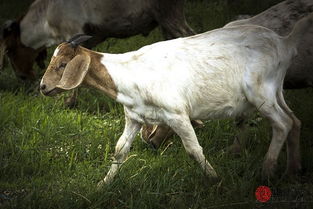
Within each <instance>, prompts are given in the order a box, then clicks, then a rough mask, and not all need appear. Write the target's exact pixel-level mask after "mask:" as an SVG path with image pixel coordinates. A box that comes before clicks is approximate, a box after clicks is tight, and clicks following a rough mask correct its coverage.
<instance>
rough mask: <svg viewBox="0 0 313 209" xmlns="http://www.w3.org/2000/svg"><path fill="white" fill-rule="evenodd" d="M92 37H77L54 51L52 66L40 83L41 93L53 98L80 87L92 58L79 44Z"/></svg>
mask: <svg viewBox="0 0 313 209" xmlns="http://www.w3.org/2000/svg"><path fill="white" fill-rule="evenodd" d="M89 38H91V36H86V35H76V36H74V37H73V38H72V39H71V40H69V41H68V42H65V43H62V44H60V45H59V46H58V47H57V48H56V49H55V51H54V54H53V56H52V58H51V61H50V64H49V66H48V68H47V70H46V72H45V74H44V75H43V77H42V79H41V83H40V91H41V93H42V94H44V95H46V96H53V95H56V94H58V93H60V92H62V91H66V90H71V89H74V88H76V87H78V86H79V85H80V84H81V83H82V82H83V80H84V78H85V76H86V74H87V72H88V69H89V64H90V56H89V55H88V54H87V53H86V52H84V51H83V50H82V48H81V47H80V46H79V44H80V43H81V42H83V41H85V40H87V39H89Z"/></svg>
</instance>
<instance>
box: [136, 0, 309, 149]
mask: <svg viewBox="0 0 313 209" xmlns="http://www.w3.org/2000/svg"><path fill="white" fill-rule="evenodd" d="M311 12H313V0H287V1H283V2H281V3H279V4H277V5H274V6H273V7H271V8H269V9H267V10H265V11H264V12H262V13H260V14H258V15H256V16H254V17H251V18H249V19H244V20H238V21H233V22H230V23H228V24H227V25H226V26H225V27H231V26H235V25H247V24H254V25H260V26H263V27H266V28H269V29H271V30H273V31H275V32H276V33H278V34H279V35H287V34H289V33H290V31H291V30H292V28H293V27H294V25H295V24H296V22H297V21H298V20H300V19H301V18H303V17H305V16H307V15H309V14H310V13H311ZM312 56H313V27H311V28H308V30H307V31H306V32H305V33H304V34H303V36H302V38H301V41H300V42H299V45H298V56H297V57H296V58H295V59H294V60H293V62H292V64H291V66H290V67H289V68H288V70H287V73H286V76H285V79H284V89H298V88H307V87H313V67H312V66H313V59H312ZM244 123H245V122H244V121H243V120H241V119H240V120H238V121H237V123H236V125H237V126H238V127H239V128H240V129H244V128H243V126H244ZM173 133H174V132H173V130H171V129H170V128H169V127H168V126H154V127H149V126H147V127H144V128H143V129H142V134H141V136H142V139H143V140H144V141H146V142H147V143H148V144H151V145H152V146H153V147H154V148H156V149H157V148H159V147H160V145H161V144H162V143H163V142H164V141H165V140H166V139H167V138H169V137H170V136H172V135H173ZM237 140H241V142H239V141H237ZM244 143H245V142H244V141H243V139H240V138H238V137H236V138H235V143H234V144H233V146H232V149H231V150H232V151H234V152H236V153H237V152H240V151H241V149H242V148H243V145H244ZM240 144H241V145H240Z"/></svg>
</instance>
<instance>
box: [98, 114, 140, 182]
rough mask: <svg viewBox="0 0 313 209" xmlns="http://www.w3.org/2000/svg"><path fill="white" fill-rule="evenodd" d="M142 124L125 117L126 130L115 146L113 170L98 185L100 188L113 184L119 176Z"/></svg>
mask: <svg viewBox="0 0 313 209" xmlns="http://www.w3.org/2000/svg"><path fill="white" fill-rule="evenodd" d="M140 128H141V124H140V123H138V122H136V121H134V120H132V119H130V118H129V117H127V116H125V128H124V131H123V134H122V136H121V137H120V138H119V140H118V141H117V144H116V146H115V154H114V157H113V162H112V165H111V168H110V170H109V172H108V173H107V175H106V176H105V178H104V179H103V180H102V181H100V182H99V183H98V187H101V186H102V185H103V184H108V183H110V182H112V180H113V178H114V176H115V175H116V174H117V172H118V169H119V168H120V166H121V165H122V163H123V162H124V160H125V159H126V157H127V154H128V152H129V150H130V146H131V144H132V142H133V141H134V139H135V136H136V134H137V133H138V132H139V130H140Z"/></svg>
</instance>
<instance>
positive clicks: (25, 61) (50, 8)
mask: <svg viewBox="0 0 313 209" xmlns="http://www.w3.org/2000/svg"><path fill="white" fill-rule="evenodd" d="M183 7H184V0H171V1H168V0H136V1H131V0H123V1H116V0H90V1H87V0H58V1H55V0H36V1H35V2H34V3H33V4H32V5H31V6H30V8H29V10H28V12H27V13H26V15H25V16H24V17H22V18H20V19H19V20H17V21H9V22H7V23H6V24H5V25H4V26H3V28H2V29H1V32H0V33H1V35H0V37H1V36H2V39H1V38H0V42H3V43H4V44H0V46H3V47H5V48H6V50H5V49H3V51H7V55H8V57H9V59H10V61H11V63H12V67H13V68H14V71H15V73H16V75H17V77H19V78H22V79H34V78H35V74H34V72H33V64H34V62H35V61H37V63H38V65H39V66H40V67H41V68H44V62H43V60H44V59H45V57H46V50H45V49H46V47H49V46H51V45H54V44H59V43H61V42H62V41H65V40H68V39H69V38H70V37H72V36H73V35H75V34H77V33H85V34H89V35H92V36H93V38H92V39H90V40H88V41H87V42H86V43H85V44H84V46H86V47H88V48H92V47H94V46H96V45H97V44H98V43H101V42H103V41H104V40H105V39H106V38H108V37H116V38H125V37H129V36H132V35H136V34H143V35H148V34H149V32H150V31H151V30H152V29H154V28H155V27H156V26H157V25H159V26H160V27H161V29H162V31H163V33H164V36H165V38H166V39H171V38H177V37H181V36H189V35H193V34H194V32H193V30H192V29H191V28H190V27H189V26H188V24H187V23H186V20H185V15H184V9H183ZM0 51H1V50H0ZM0 55H1V54H0ZM1 60H2V58H0V61H1Z"/></svg>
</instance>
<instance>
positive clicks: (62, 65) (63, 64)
mask: <svg viewBox="0 0 313 209" xmlns="http://www.w3.org/2000/svg"><path fill="white" fill-rule="evenodd" d="M65 66H66V63H61V65H60V66H59V68H58V69H62V68H65Z"/></svg>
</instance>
